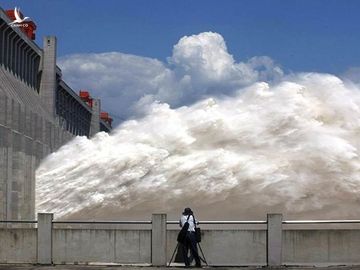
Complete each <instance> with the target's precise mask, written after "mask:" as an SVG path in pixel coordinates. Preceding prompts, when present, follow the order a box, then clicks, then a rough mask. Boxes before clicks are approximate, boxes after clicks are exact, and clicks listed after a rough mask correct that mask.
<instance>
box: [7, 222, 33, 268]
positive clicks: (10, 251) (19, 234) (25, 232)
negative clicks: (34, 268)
mask: <svg viewBox="0 0 360 270" xmlns="http://www.w3.org/2000/svg"><path fill="white" fill-rule="evenodd" d="M36 237H37V235H36V229H0V263H36V262H37V257H36V239H37V238H36Z"/></svg>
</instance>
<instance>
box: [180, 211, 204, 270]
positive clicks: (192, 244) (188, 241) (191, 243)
mask: <svg viewBox="0 0 360 270" xmlns="http://www.w3.org/2000/svg"><path fill="white" fill-rule="evenodd" d="M186 222H187V223H188V224H189V228H188V230H187V232H186V236H185V239H184V243H183V244H182V247H183V256H184V262H185V267H189V266H190V259H189V257H188V252H189V249H190V253H191V256H192V257H193V258H194V259H195V263H196V264H195V266H196V267H201V262H200V257H199V254H198V250H197V242H196V237H195V222H196V221H195V219H194V216H193V212H192V211H191V209H190V208H188V207H187V208H185V209H184V212H183V213H182V216H181V218H180V227H183V226H184V225H185V223H186Z"/></svg>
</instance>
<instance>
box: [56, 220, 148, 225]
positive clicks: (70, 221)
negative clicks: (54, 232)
mask: <svg viewBox="0 0 360 270" xmlns="http://www.w3.org/2000/svg"><path fill="white" fill-rule="evenodd" d="M52 223H55V224H136V225H137V224H139V225H141V224H152V222H151V221H110V220H109V221H108V220H99V221H93V220H53V222H52Z"/></svg>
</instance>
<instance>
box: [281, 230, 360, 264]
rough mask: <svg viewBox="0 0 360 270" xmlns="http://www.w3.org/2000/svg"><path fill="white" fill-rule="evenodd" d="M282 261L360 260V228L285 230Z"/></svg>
mask: <svg viewBox="0 0 360 270" xmlns="http://www.w3.org/2000/svg"><path fill="white" fill-rule="evenodd" d="M283 264H285V265H294V264H295V265H320V266H321V265H351V264H360V230H338V229H337V230H284V231H283Z"/></svg>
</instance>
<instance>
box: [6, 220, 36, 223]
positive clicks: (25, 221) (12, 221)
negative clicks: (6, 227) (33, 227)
mask: <svg viewBox="0 0 360 270" xmlns="http://www.w3.org/2000/svg"><path fill="white" fill-rule="evenodd" d="M0 223H38V222H37V220H0Z"/></svg>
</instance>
